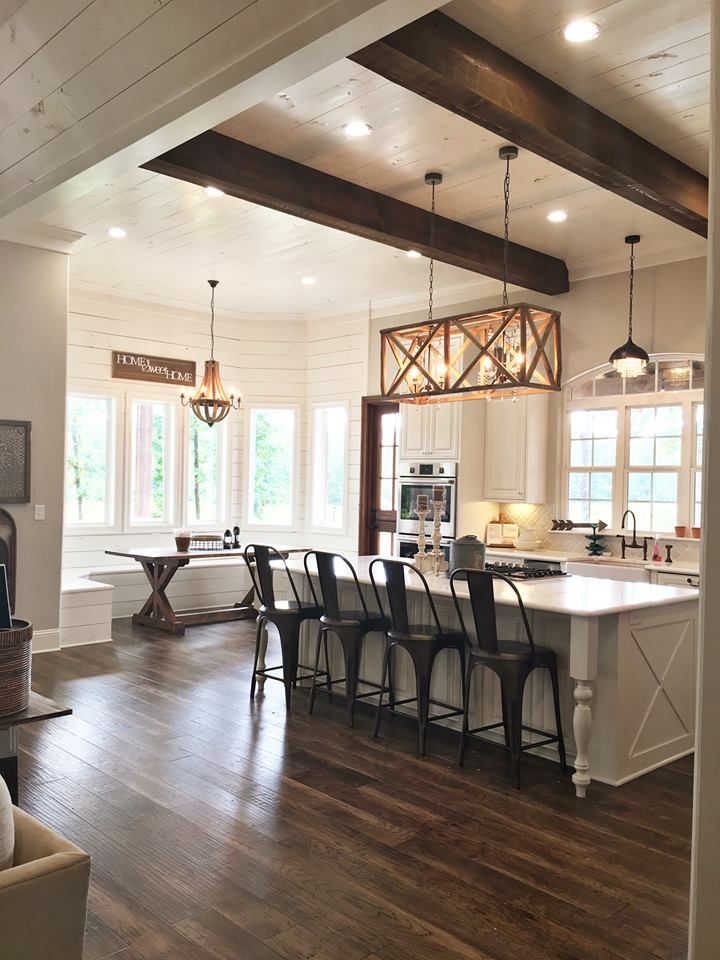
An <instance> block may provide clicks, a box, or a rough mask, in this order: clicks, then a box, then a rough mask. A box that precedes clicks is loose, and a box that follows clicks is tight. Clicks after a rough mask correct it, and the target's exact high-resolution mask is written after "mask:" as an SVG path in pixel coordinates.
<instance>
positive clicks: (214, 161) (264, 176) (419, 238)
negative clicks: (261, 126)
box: [143, 130, 568, 295]
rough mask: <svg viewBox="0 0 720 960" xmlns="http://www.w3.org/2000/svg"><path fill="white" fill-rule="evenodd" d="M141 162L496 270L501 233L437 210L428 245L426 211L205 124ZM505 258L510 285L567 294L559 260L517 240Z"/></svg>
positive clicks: (495, 273) (469, 266)
mask: <svg viewBox="0 0 720 960" xmlns="http://www.w3.org/2000/svg"><path fill="white" fill-rule="evenodd" d="M143 166H144V168H145V169H146V170H152V171H154V172H155V173H164V174H167V175H168V176H170V177H175V178H176V179H178V180H186V181H189V182H190V183H197V184H199V185H201V186H205V185H207V184H209V183H210V184H213V185H215V186H217V187H219V188H220V189H222V190H224V191H225V193H228V194H231V195H232V196H234V197H239V198H240V199H241V200H249V201H250V202H251V203H257V204H260V205H261V206H264V207H270V208H272V209H273V210H280V211H282V212H283V213H289V214H292V215H293V216H296V217H301V218H302V219H304V220H311V221H313V223H320V224H322V225H323V226H326V227H333V228H335V229H336V230H342V231H344V232H345V233H352V234H355V235H356V236H359V237H365V238H366V239H368V240H376V241H377V242H379V243H385V244H388V245H389V246H391V247H398V248H400V249H402V250H410V249H413V250H418V251H419V252H420V253H423V254H425V256H430V255H431V254H432V255H434V256H435V258H436V259H437V260H441V261H442V262H443V263H449V264H452V265H453V266H455V267H463V268H464V269H465V270H472V271H474V272H475V273H480V274H483V276H487V277H494V278H495V279H498V280H499V279H501V278H502V275H503V241H502V239H501V238H500V237H496V236H493V235H492V234H490V233H484V232H483V231H482V230H477V229H475V228H474V227H470V226H468V225H467V224H464V223H458V222H456V221H454V220H448V219H447V218H446V217H441V216H436V218H435V242H434V244H433V245H432V246H431V245H430V214H429V212H428V211H427V210H424V209H422V208H420V207H415V206H412V204H409V203H405V202H403V201H402V200H396V199H395V198H394V197H389V196H386V195H385V194H382V193H377V192H376V191H374V190H368V189H367V188H366V187H361V186H358V185H357V184H355V183H350V182H349V181H347V180H341V179H340V178H339V177H333V176H331V175H330V174H327V173H322V172H321V171H320V170H314V169H313V168H312V167H307V166H304V165H303V164H301V163H296V162H295V161H294V160H288V159H286V158H285V157H279V156H276V155H275V154H272V153H268V152H267V151H265V150H261V149H259V148H258V147H253V146H250V145H249V144H246V143H242V142H241V141H239V140H235V139H234V138H232V137H227V136H224V135H223V134H220V133H216V132H215V131H212V130H211V131H208V132H207V133H202V134H200V136H198V137H194V138H193V139H192V140H188V141H187V143H183V144H180V146H178V147H175V148H174V149H173V150H169V151H168V152H167V153H164V154H163V155H162V156H160V157H156V158H155V159H154V160H150V161H149V162H148V163H145V164H143ZM508 259H509V265H508V281H509V282H510V283H512V284H516V285H518V286H521V287H526V288H528V289H530V290H537V291H538V292H540V293H545V294H549V295H554V294H558V293H566V292H567V290H568V273H567V267H566V266H565V263H564V262H563V261H562V260H559V259H557V258H556V257H551V256H548V255H547V254H544V253H540V252H538V251H537V250H531V249H530V248H529V247H524V246H522V245H520V244H518V243H511V244H510V250H509V258H508Z"/></svg>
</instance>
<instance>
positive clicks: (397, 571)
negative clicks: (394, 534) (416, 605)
mask: <svg viewBox="0 0 720 960" xmlns="http://www.w3.org/2000/svg"><path fill="white" fill-rule="evenodd" d="M378 566H380V567H382V569H383V573H384V575H385V583H384V586H385V590H386V592H387V598H388V605H389V607H390V623H391V624H392V629H393V630H395V631H396V632H397V633H409V632H410V620H409V617H408V604H407V584H406V582H405V574H406V571H407V570H409V571H410V573H411V575H413V576H416V577H417V578H418V579H419V580H420V582H421V583H422V585H423V588H424V590H425V598H426V600H427V603H428V606H429V607H430V612H431V614H432V619H433V623H434V625H435V627H436V629H437V632H438V634H440V635H442V633H443V629H442V627H441V626H440V619H439V617H438V615H437V610H436V609H435V602H434V600H433V598H432V594H431V593H430V587H429V586H428V582H427V580H426V579H425V576H424V575H423V574H422V573H420V571H419V570H416V569H415V567H413V565H412V564H411V563H408V561H407V560H387V559H385V557H377V558H376V559H375V560H373V561H372V563H371V564H370V581H371V583H372V585H373V590H374V591H375V597H376V599H377V604H378V609H379V610H380V614H381V616H385V610H384V609H383V604H382V600H381V599H380V591H379V589H378V581H377V579H376V577H375V570H376V569H377V567H378ZM380 585H381V586H382V585H383V584H380Z"/></svg>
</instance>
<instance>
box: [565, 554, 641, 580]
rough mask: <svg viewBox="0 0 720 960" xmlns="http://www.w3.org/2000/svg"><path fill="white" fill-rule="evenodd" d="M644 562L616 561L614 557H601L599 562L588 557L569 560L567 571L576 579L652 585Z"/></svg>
mask: <svg viewBox="0 0 720 960" xmlns="http://www.w3.org/2000/svg"><path fill="white" fill-rule="evenodd" d="M645 563H647V561H643V560H616V559H614V558H612V557H608V558H607V559H606V558H605V557H600V558H598V559H597V560H596V559H594V558H592V557H587V558H585V559H581V560H569V561H568V563H567V565H566V567H565V570H566V572H567V573H569V574H574V575H575V576H576V577H595V578H597V579H600V580H626V581H628V582H630V583H650V571H649V570H646V569H645Z"/></svg>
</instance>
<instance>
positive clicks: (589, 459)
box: [568, 409, 618, 526]
mask: <svg viewBox="0 0 720 960" xmlns="http://www.w3.org/2000/svg"><path fill="white" fill-rule="evenodd" d="M617 436H618V411H617V410H602V409H601V410H573V411H572V412H571V413H570V465H569V468H568V519H569V520H573V521H574V522H575V523H584V522H587V521H593V522H594V521H596V520H602V521H603V523H606V524H607V525H608V526H610V523H611V521H612V501H613V486H614V483H615V466H616V463H617Z"/></svg>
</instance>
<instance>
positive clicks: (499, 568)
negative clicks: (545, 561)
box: [485, 563, 567, 580]
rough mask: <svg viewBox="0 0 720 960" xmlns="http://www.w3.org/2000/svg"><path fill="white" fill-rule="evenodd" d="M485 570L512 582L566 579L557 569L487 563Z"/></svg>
mask: <svg viewBox="0 0 720 960" xmlns="http://www.w3.org/2000/svg"><path fill="white" fill-rule="evenodd" d="M485 569H486V570H490V571H492V572H493V573H501V574H502V575H503V576H504V577H509V578H510V579H511V580H547V579H549V578H550V577H566V576H567V574H566V573H563V571H562V570H560V569H559V568H557V567H526V566H523V565H522V564H519V563H486V564H485Z"/></svg>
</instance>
